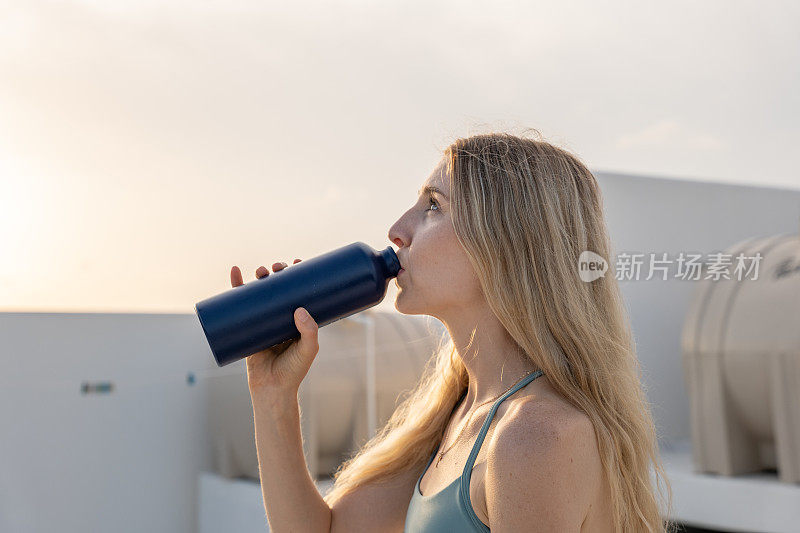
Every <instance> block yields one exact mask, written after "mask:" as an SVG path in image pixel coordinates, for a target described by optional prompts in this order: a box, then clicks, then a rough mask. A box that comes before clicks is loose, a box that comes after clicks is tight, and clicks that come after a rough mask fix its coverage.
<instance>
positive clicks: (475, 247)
mask: <svg viewBox="0 0 800 533" xmlns="http://www.w3.org/2000/svg"><path fill="white" fill-rule="evenodd" d="M532 131H536V130H532ZM536 133H537V134H538V131H537V132H536ZM444 157H445V158H446V162H447V172H448V173H449V176H450V178H451V179H450V183H451V185H450V189H451V190H450V195H449V197H450V198H451V201H450V205H451V206H452V219H453V226H454V229H455V233H456V235H457V237H458V240H459V242H460V243H461V245H462V246H463V247H464V250H465V252H466V254H467V256H468V257H469V260H470V262H471V263H472V265H473V267H474V269H475V272H476V275H477V277H478V279H479V281H480V285H481V288H482V290H483V293H484V294H485V296H486V300H487V302H488V304H489V306H490V307H491V309H492V311H493V312H494V313H495V315H496V316H497V317H498V319H499V320H500V322H501V323H502V324H503V326H504V327H505V328H506V329H507V330H508V333H509V334H510V336H511V337H512V338H513V339H514V340H515V341H516V342H517V344H518V345H519V346H520V348H521V349H522V350H523V351H524V353H525V354H527V356H528V357H530V359H531V361H532V362H533V363H534V364H535V365H536V366H537V367H538V368H541V369H542V370H543V372H544V374H545V375H546V376H547V378H548V380H549V382H550V383H551V384H552V386H553V387H554V388H555V389H556V390H557V391H558V392H559V393H560V394H561V395H562V396H563V397H564V398H565V399H567V400H568V401H569V402H570V403H571V404H572V405H574V406H575V407H577V408H579V409H580V410H581V411H583V412H584V413H586V415H588V417H589V418H590V419H591V421H592V423H593V425H594V428H595V434H596V435H597V440H598V447H599V450H600V456H601V460H602V464H603V471H604V475H605V478H606V480H607V481H608V484H609V487H610V489H611V498H612V502H611V505H612V512H613V518H614V524H615V527H614V530H615V531H624V532H628V531H635V532H641V531H658V532H663V531H670V530H671V529H670V528H671V527H674V526H675V525H674V524H672V523H670V522H669V521H666V523H665V521H664V520H663V519H662V517H661V514H660V509H659V502H658V501H657V500H656V497H655V491H654V488H653V486H652V484H651V470H650V469H651V467H653V468H654V470H655V472H656V474H657V475H658V477H660V479H661V480H663V482H664V484H665V486H666V488H667V492H668V505H667V509H668V510H669V511H671V508H672V489H671V487H670V484H669V481H668V479H667V477H666V473H665V472H664V469H663V466H662V464H661V460H660V457H659V449H658V441H657V435H656V429H655V425H654V423H653V420H652V416H651V413H650V409H649V404H648V401H647V397H646V396H645V394H644V391H643V388H642V383H641V379H640V377H641V376H640V368H639V363H638V359H637V356H636V351H635V346H634V342H633V337H632V333H631V330H630V326H629V320H628V317H627V313H626V311H625V307H624V302H623V299H622V296H621V293H620V290H619V285H618V283H617V280H616V278H615V276H614V274H613V265H612V262H611V261H610V257H611V243H610V239H609V236H608V232H607V229H606V225H605V220H604V216H603V204H602V197H601V193H600V188H599V186H598V184H597V181H596V180H595V178H594V176H593V175H592V173H591V172H590V171H589V170H588V169H587V168H586V166H585V165H584V164H583V163H582V162H581V161H580V160H579V159H578V158H577V157H576V156H574V155H572V154H571V153H569V152H567V151H566V150H564V149H561V148H558V147H556V146H553V145H552V144H550V143H547V142H545V141H542V140H536V139H530V138H526V137H521V136H515V135H511V134H508V133H488V134H482V135H474V136H471V137H467V138H462V139H457V140H456V141H455V142H453V143H452V144H451V145H450V146H448V147H447V148H446V149H445V151H444ZM584 250H591V251H593V252H595V253H597V254H599V255H600V256H602V257H604V258H606V260H607V261H608V262H609V271H608V272H606V275H605V276H604V277H601V278H599V279H597V280H595V281H592V282H584V281H581V279H580V277H579V275H578V270H577V269H578V266H577V265H578V257H579V255H580V254H581V252H582V251H584ZM445 334H446V333H443V337H442V341H440V343H439V346H438V348H437V350H436V351H435V353H434V355H433V357H431V359H430V361H429V362H428V364H427V365H426V367H425V370H424V372H423V375H422V378H421V380H420V382H419V383H418V385H417V386H416V387H415V388H414V390H413V391H411V392H410V394H409V395H408V396H407V397H406V398H405V399H403V400H402V401H401V403H400V405H399V406H398V407H397V409H396V410H395V412H394V413H393V415H392V416H391V418H390V419H389V421H388V422H387V423H386V425H385V426H384V427H383V428H381V430H380V431H379V432H378V433H377V435H375V437H373V438H372V439H371V440H369V441H368V442H367V443H366V444H365V445H364V446H363V447H362V448H361V449H360V450H359V452H358V453H357V454H356V455H355V456H353V457H352V458H350V459H349V460H347V461H345V462H344V463H342V465H340V467H339V469H338V470H337V472H336V474H335V479H336V481H335V485H334V488H333V489H332V490H331V492H329V493H328V495H327V496H326V501H327V502H328V504H329V505H332V504H333V503H334V502H336V501H337V500H338V499H340V498H341V497H342V496H344V495H345V494H347V493H349V492H350V491H352V490H354V489H355V488H356V487H359V486H361V485H364V484H366V483H370V482H377V481H381V480H385V479H387V478H389V477H391V476H393V475H395V474H397V473H399V472H403V471H407V470H408V469H413V470H414V471H416V472H421V471H422V469H423V468H424V466H425V464H426V463H427V461H428V459H429V458H430V456H431V454H432V453H433V451H434V449H435V448H436V446H437V445H438V442H439V440H440V439H441V437H442V433H443V431H444V428H445V425H446V424H447V421H448V419H449V416H450V413H451V410H452V409H453V407H454V406H455V403H456V401H457V400H458V398H459V397H460V395H461V393H462V392H463V391H464V390H465V389H466V387H467V384H468V379H469V378H468V375H467V371H466V368H465V366H464V363H463V362H462V361H461V359H460V358H459V357H458V356H457V354H456V352H455V348H454V345H453V343H452V340H447V341H446V342H443V340H444V337H445ZM668 516H669V512H668Z"/></svg>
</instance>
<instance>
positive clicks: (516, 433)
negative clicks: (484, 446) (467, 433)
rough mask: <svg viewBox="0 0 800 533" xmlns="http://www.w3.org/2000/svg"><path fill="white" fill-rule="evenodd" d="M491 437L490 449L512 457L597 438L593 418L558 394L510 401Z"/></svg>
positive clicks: (530, 395)
mask: <svg viewBox="0 0 800 533" xmlns="http://www.w3.org/2000/svg"><path fill="white" fill-rule="evenodd" d="M504 403H507V404H508V405H507V406H505V409H504V410H503V412H502V413H501V412H500V411H499V410H498V413H497V415H498V420H497V422H496V427H495V430H494V432H493V434H492V438H491V443H490V448H499V450H501V451H508V452H511V453H512V456H513V455H516V452H517V450H518V449H519V448H521V449H520V450H519V451H521V452H528V451H530V450H531V447H535V448H536V449H538V450H542V451H543V450H545V449H547V448H549V447H551V446H554V445H564V444H568V443H565V442H564V441H565V439H567V440H569V441H574V440H575V439H578V440H584V439H586V438H594V431H593V426H592V423H591V419H590V418H589V417H588V416H587V415H586V414H585V413H584V412H583V411H581V410H580V409H578V408H577V407H575V406H573V405H571V404H570V403H569V402H568V401H567V400H566V399H563V398H560V397H558V396H557V395H555V394H551V393H547V394H528V395H524V396H520V397H518V398H509V399H508V400H507V401H506V402H504Z"/></svg>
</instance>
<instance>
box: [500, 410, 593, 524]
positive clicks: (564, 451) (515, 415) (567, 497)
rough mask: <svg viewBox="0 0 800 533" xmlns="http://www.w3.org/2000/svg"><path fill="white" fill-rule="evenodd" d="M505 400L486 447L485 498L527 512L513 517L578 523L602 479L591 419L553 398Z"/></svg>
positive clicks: (584, 515)
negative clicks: (506, 402)
mask: <svg viewBox="0 0 800 533" xmlns="http://www.w3.org/2000/svg"><path fill="white" fill-rule="evenodd" d="M509 401H510V403H509V405H508V407H507V409H506V410H505V413H503V416H502V417H501V418H500V420H498V422H497V426H496V428H495V430H494V432H493V434H492V437H491V442H490V443H489V446H488V449H487V450H486V452H487V467H488V468H487V471H486V481H487V493H486V495H487V503H488V501H494V504H493V505H495V506H497V505H502V506H505V507H507V508H508V509H528V512H529V513H530V514H531V516H530V517H521V516H518V517H517V519H523V518H525V519H537V517H538V519H539V520H543V519H544V520H545V521H548V522H549V521H550V520H555V521H556V522H553V525H554V527H555V524H556V523H559V524H561V525H564V524H566V522H571V521H573V520H578V519H580V521H578V522H576V524H577V525H578V526H579V525H580V523H581V522H582V521H583V519H584V518H585V517H586V515H587V513H588V510H589V508H590V506H591V504H592V502H593V501H594V500H595V499H596V497H597V494H598V490H599V489H600V483H601V479H602V465H601V461H600V455H599V453H598V451H597V441H596V436H595V433H594V429H593V426H592V424H591V419H589V417H588V416H586V415H585V414H584V413H583V412H582V411H580V410H579V409H577V408H575V407H573V406H571V405H570V404H568V403H567V402H566V401H560V400H558V399H553V398H548V397H541V396H539V397H536V396H532V395H531V396H526V397H522V398H518V399H516V400H513V401H511V399H510V398H509ZM531 502H537V503H536V504H535V505H533V504H531ZM532 505H533V506H532ZM565 521H566V522H565ZM570 527H571V526H570Z"/></svg>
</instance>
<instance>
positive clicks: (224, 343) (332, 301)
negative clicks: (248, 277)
mask: <svg viewBox="0 0 800 533" xmlns="http://www.w3.org/2000/svg"><path fill="white" fill-rule="evenodd" d="M399 271H400V260H399V259H398V258H397V254H395V252H394V250H393V249H392V247H391V246H389V247H387V248H386V249H385V250H382V251H378V250H375V249H374V248H372V247H371V246H369V245H367V244H365V243H363V242H354V243H352V244H348V245H347V246H343V247H341V248H337V249H335V250H333V251H330V252H328V253H325V254H322V255H319V256H316V257H313V258H311V259H307V260H303V261H301V262H299V263H295V264H293V265H291V266H289V267H286V268H284V269H283V270H279V271H277V272H271V273H270V274H269V275H268V276H266V277H263V278H258V279H255V280H253V281H250V282H247V283H245V284H244V285H239V286H238V287H233V288H232V289H230V290H227V291H225V292H222V293H220V294H217V295H216V296H212V297H210V298H207V299H205V300H202V301H200V302H198V303H196V304H195V306H194V307H195V312H196V313H197V317H198V318H199V319H200V325H201V326H202V327H203V333H205V336H206V339H207V340H208V344H209V346H210V347H211V353H212V354H213V355H214V359H215V360H216V361H217V365H218V366H225V365H228V364H230V363H233V362H235V361H238V360H240V359H243V358H245V357H247V356H249V355H252V354H254V353H256V352H258V351H261V350H265V349H267V348H271V347H273V346H275V345H276V344H280V343H282V342H284V341H286V340H289V339H299V338H300V331H298V329H297V327H295V325H294V311H295V309H297V308H298V307H303V308H305V309H306V310H307V311H308V312H309V313H310V314H311V316H312V317H314V320H315V321H316V322H317V324H318V326H319V327H322V326H325V325H327V324H330V323H331V322H335V321H336V320H339V319H341V318H345V317H347V316H350V315H352V314H355V313H358V312H360V311H363V310H365V309H369V308H370V307H373V306H375V305H377V304H378V303H380V302H381V300H383V298H384V296H386V288H387V286H388V285H389V281H390V280H391V279H392V278H394V277H396V276H397V273H398V272H399Z"/></svg>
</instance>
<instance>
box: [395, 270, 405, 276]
mask: <svg viewBox="0 0 800 533" xmlns="http://www.w3.org/2000/svg"><path fill="white" fill-rule="evenodd" d="M405 271H406V269H405V268H401V269H400V270H398V271H397V275H398V276H399V275H400V274H402V273H403V272H405Z"/></svg>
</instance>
